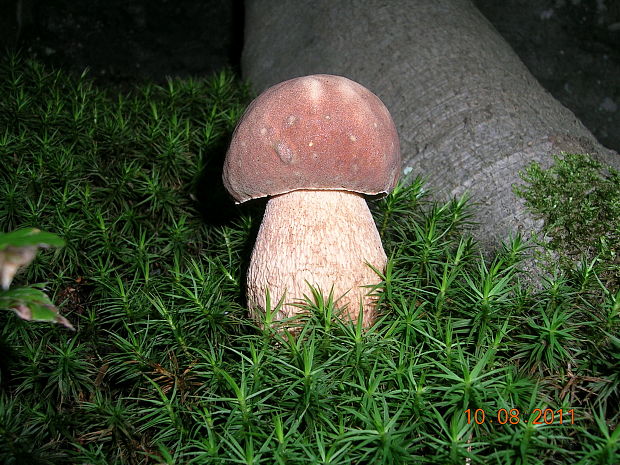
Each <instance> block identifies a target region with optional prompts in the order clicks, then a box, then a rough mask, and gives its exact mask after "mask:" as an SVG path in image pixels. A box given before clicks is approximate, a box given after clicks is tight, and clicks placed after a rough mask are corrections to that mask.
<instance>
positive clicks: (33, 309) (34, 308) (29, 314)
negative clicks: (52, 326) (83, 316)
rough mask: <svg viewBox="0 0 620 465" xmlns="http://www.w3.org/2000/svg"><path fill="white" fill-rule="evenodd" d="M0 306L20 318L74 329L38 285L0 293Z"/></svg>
mask: <svg viewBox="0 0 620 465" xmlns="http://www.w3.org/2000/svg"><path fill="white" fill-rule="evenodd" d="M0 308H8V309H10V310H13V311H14V312H15V314H16V315H17V316H18V317H20V318H21V319H22V320H27V321H48V322H53V323H58V324H60V325H62V326H64V327H66V328H69V329H71V330H73V331H75V328H74V327H73V325H72V324H71V323H70V322H69V320H67V319H66V318H65V317H64V316H62V315H60V314H59V313H58V309H57V308H56V307H55V306H54V304H53V303H52V302H51V301H50V299H49V297H48V296H47V295H46V294H45V293H44V292H43V290H42V289H39V288H38V287H35V286H31V287H21V288H17V289H12V290H10V291H6V292H2V293H0Z"/></svg>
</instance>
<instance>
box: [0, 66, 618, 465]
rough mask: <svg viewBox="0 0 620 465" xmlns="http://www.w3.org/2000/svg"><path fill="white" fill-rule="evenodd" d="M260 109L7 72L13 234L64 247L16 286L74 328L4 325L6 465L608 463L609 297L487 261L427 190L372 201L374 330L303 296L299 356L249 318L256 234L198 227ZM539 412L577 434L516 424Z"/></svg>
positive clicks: (5, 161)
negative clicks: (248, 118) (377, 240)
mask: <svg viewBox="0 0 620 465" xmlns="http://www.w3.org/2000/svg"><path fill="white" fill-rule="evenodd" d="M247 97H248V95H247V91H246V89H245V87H244V86H243V85H242V84H241V83H239V81H238V80H236V79H235V78H234V77H233V76H232V75H230V74H228V73H222V74H220V75H218V76H215V77H212V78H210V79H206V80H193V81H192V80H190V81H172V82H171V83H169V84H168V85H167V86H163V87H158V86H153V85H145V86H143V87H141V88H138V89H136V90H135V91H134V92H133V93H131V94H129V95H125V94H123V95H116V94H112V93H111V92H108V91H104V90H101V89H98V88H96V87H94V86H93V85H92V83H91V82H90V81H89V80H88V79H87V77H82V78H80V79H73V78H69V77H67V76H66V75H64V74H63V73H62V72H56V71H49V70H47V69H44V68H42V67H41V66H40V65H38V64H36V63H34V62H29V61H24V60H21V59H19V58H15V57H13V58H8V59H5V60H4V61H2V62H1V63H0V128H2V129H0V162H1V165H0V167H1V169H0V190H1V191H0V231H8V230H11V229H14V228H16V227H26V226H30V227H38V228H40V229H43V230H46V231H50V232H52V233H56V234H58V235H59V236H61V237H62V238H63V239H64V241H65V244H66V245H65V247H63V248H62V249H57V250H47V251H44V252H42V253H40V254H39V255H38V257H37V259H36V260H35V261H34V263H33V264H32V265H31V266H30V267H29V268H28V269H27V270H26V271H25V272H24V273H23V274H22V275H21V278H20V279H21V282H26V283H33V282H37V281H41V280H46V281H49V284H48V286H47V287H48V288H49V292H50V295H51V296H52V297H53V301H54V302H55V303H56V305H57V306H58V307H59V309H60V311H61V312H62V313H63V315H65V316H66V317H67V318H68V319H69V320H70V321H71V322H72V323H73V324H74V326H75V328H76V331H75V333H71V332H68V331H66V330H63V329H62V328H60V327H58V326H54V327H50V326H49V325H47V326H38V325H33V324H27V323H26V322H24V321H22V320H19V319H18V318H17V317H15V315H13V314H10V313H7V312H4V313H6V314H0V320H1V321H0V349H1V350H2V353H3V357H0V462H2V463H7V464H8V463H20V464H21V463H28V464H40V463H54V464H61V463H68V464H69V463H71V464H73V463H96V464H107V463H110V464H111V463H115V464H142V463H144V464H146V463H153V464H155V463H157V464H159V463H170V464H172V463H188V464H228V463H276V464H285V463H292V464H303V463H308V464H315V463H333V464H353V463H376V464H401V463H416V464H418V463H433V464H434V463H442V464H444V463H445V464H463V463H466V461H467V459H471V461H472V463H578V462H580V461H581V463H584V464H585V463H614V461H617V448H618V438H617V436H618V434H617V433H613V432H612V430H613V429H614V428H615V427H616V425H617V423H618V421H619V419H620V413H619V412H618V405H619V404H620V378H619V377H618V373H619V372H620V365H619V364H618V363H619V360H618V357H617V355H616V354H617V347H618V338H617V334H618V328H619V325H620V321H619V316H618V313H619V310H620V296H619V295H618V294H614V293H613V292H612V291H611V290H608V289H607V288H605V287H604V286H601V289H605V292H606V293H605V292H603V291H601V292H602V293H603V294H604V296H605V297H604V299H603V300H601V299H600V298H599V297H595V298H594V297H593V295H592V293H591V292H590V288H584V286H583V282H582V281H579V280H578V279H567V278H565V277H564V276H563V275H562V273H561V272H559V271H558V273H557V275H556V276H555V277H554V278H553V279H550V280H549V281H548V282H545V283H543V286H542V290H541V291H539V292H537V293H533V291H531V290H529V289H527V288H525V287H524V286H522V285H521V283H520V282H519V273H518V268H519V265H520V263H521V260H522V258H523V255H524V251H525V244H523V243H522V241H521V240H520V238H518V237H515V238H514V239H513V240H511V241H510V242H508V243H506V244H504V246H503V247H502V248H500V249H501V250H500V252H499V253H498V254H497V255H496V256H495V257H493V258H492V259H491V260H488V261H485V260H484V259H483V258H482V256H481V254H480V253H479V251H478V250H477V249H476V244H475V243H474V241H473V240H472V239H471V238H470V237H469V236H468V235H467V234H466V231H467V223H468V218H469V205H468V203H467V202H466V201H465V200H463V199H461V200H454V201H452V202H448V203H446V204H433V203H431V202H429V200H428V197H427V195H426V192H425V189H424V183H423V182H422V181H421V180H420V179H416V180H413V182H412V183H411V184H410V185H409V186H408V187H405V186H402V185H400V186H398V187H397V189H396V190H395V191H394V192H393V193H392V194H391V195H390V196H388V197H387V199H385V200H382V201H378V202H376V203H374V205H373V212H374V214H375V215H376V220H377V224H379V225H380V230H381V235H382V238H383V241H384V244H385V247H386V252H387V254H388V256H389V257H390V260H389V263H388V267H387V270H386V272H385V274H384V275H383V276H382V278H383V284H382V286H381V290H382V292H381V296H380V307H381V309H382V310H383V311H384V314H385V317H384V318H383V319H381V321H379V322H378V324H377V325H376V326H375V327H374V328H372V329H371V330H369V331H368V332H363V331H362V330H361V327H360V326H357V325H354V324H342V323H341V322H340V321H338V320H334V319H333V315H334V314H337V309H335V308H334V303H333V299H330V298H329V297H327V298H323V296H321V294H320V292H318V291H317V290H314V291H312V290H310V289H309V290H308V296H309V299H308V310H309V313H308V315H307V316H306V318H305V319H306V324H305V326H304V328H303V330H302V331H301V334H300V335H299V337H298V338H297V339H292V338H286V337H284V336H283V334H282V333H278V332H277V331H274V330H273V329H272V328H269V327H268V328H265V329H264V330H261V329H260V328H259V327H258V326H257V325H256V324H255V323H254V322H252V321H250V320H249V319H248V316H247V312H246V310H245V308H244V297H243V292H244V291H243V279H244V275H243V268H244V267H245V266H246V265H247V259H248V254H247V252H248V250H249V249H250V248H251V246H252V241H253V238H254V235H253V234H254V233H253V232H252V228H253V227H255V226H256V225H257V224H258V221H259V220H260V218H259V217H258V216H256V215H254V214H253V212H251V211H250V212H248V211H240V210H234V211H232V210H231V211H228V210H226V209H228V208H233V207H232V206H231V207H226V208H225V210H226V212H227V215H228V216H224V218H225V221H220V220H218V221H211V219H210V218H212V217H207V219H205V215H204V214H203V209H204V207H205V206H207V207H214V208H216V207H218V206H221V205H225V204H224V203H223V200H222V197H218V196H216V195H215V194H213V192H214V187H215V185H216V183H214V182H206V181H205V179H215V177H218V176H219V175H220V173H219V171H218V168H217V160H218V159H219V158H221V156H222V155H223V151H224V150H225V148H226V144H227V137H228V136H229V135H230V133H231V131H232V129H233V127H234V125H235V123H236V120H237V119H238V117H239V115H240V114H241V111H242V109H243V107H244V105H245V104H246V103H247V100H248V98H247ZM218 157H219V158H218ZM210 176H211V178H210ZM226 212H225V213H226ZM231 212H232V213H231ZM220 219H221V218H220ZM601 234H603V235H605V234H607V232H606V231H603V230H601ZM535 408H540V409H545V408H549V409H553V411H554V412H557V411H558V410H559V409H562V410H563V412H565V413H564V417H563V418H564V423H563V424H560V423H559V416H558V415H559V414H558V413H555V414H554V415H555V417H554V418H555V420H554V422H553V424H551V425H541V426H537V425H532V424H531V423H528V424H525V422H524V421H523V420H525V419H526V418H530V419H532V417H531V416H530V414H531V412H532V411H533V409H535ZM467 409H471V410H470V414H471V411H474V412H475V410H476V409H484V411H485V412H486V419H487V420H490V419H494V420H495V422H494V423H490V422H489V421H485V422H481V424H480V425H478V424H475V422H470V423H471V424H468V422H467V413H466V411H467ZM501 409H507V411H510V410H511V409H520V410H521V413H520V414H519V419H520V421H519V423H518V424H511V423H507V424H505V425H501V424H499V423H498V422H497V419H498V412H502V410H501ZM570 409H575V424H571V421H570V419H569V420H567V418H570V414H569V413H568V410H570ZM526 410H527V411H528V414H525V413H524V411H526ZM500 415H501V414H500ZM477 418H478V419H480V413H479V414H478V417H477ZM502 418H503V417H502ZM513 418H514V417H513ZM616 431H618V429H617V428H616Z"/></svg>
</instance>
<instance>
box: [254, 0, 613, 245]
mask: <svg viewBox="0 0 620 465" xmlns="http://www.w3.org/2000/svg"><path fill="white" fill-rule="evenodd" d="M246 4H247V5H246V29H245V46H244V51H243V57H242V69H243V73H244V77H245V78H246V79H248V80H249V81H250V82H251V83H252V85H253V86H254V89H255V90H256V91H262V90H264V89H265V88H266V87H268V86H270V85H273V84H275V83H277V82H280V81H283V80H286V79H290V78H293V77H297V76H302V75H307V74H315V73H327V74H338V75H343V76H346V77H348V78H350V79H353V80H355V81H357V82H359V83H360V84H362V85H363V86H365V87H367V88H368V89H370V90H371V91H372V92H374V93H376V94H377V95H378V96H379V97H380V98H381V99H382V100H383V102H384V103H385V104H386V106H387V107H388V109H389V110H390V112H391V114H392V116H393V118H394V121H395V123H396V126H397V128H398V131H399V135H400V140H401V148H402V154H403V166H402V168H403V171H404V172H405V173H407V172H409V171H410V169H411V170H412V174H420V175H422V176H423V177H425V178H426V179H427V180H428V185H429V187H430V188H431V189H432V190H435V191H436V192H437V193H438V194H439V195H440V196H441V197H444V198H445V197H452V196H460V195H461V194H463V193H464V192H469V193H470V195H471V196H472V200H473V201H474V202H475V204H476V207H475V208H474V211H475V215H476V216H475V219H476V220H477V221H478V222H479V225H478V227H477V228H476V230H475V236H476V237H477V238H478V240H479V241H480V243H481V245H482V246H483V247H484V248H489V247H491V248H492V247H493V246H494V245H497V244H498V241H499V240H504V239H506V238H507V237H508V236H509V234H511V233H512V234H514V232H516V231H521V232H522V233H524V235H525V237H526V238H527V237H529V235H530V232H531V231H536V230H538V229H539V228H540V226H541V223H540V222H539V221H536V220H535V219H534V218H533V217H532V216H531V215H530V214H529V213H528V212H527V211H526V210H525V208H524V206H523V202H522V201H520V200H519V199H517V198H516V197H515V196H514V194H513V193H512V185H513V184H514V183H518V182H519V177H518V172H519V170H522V169H523V168H524V167H525V166H526V165H527V164H528V163H529V162H531V161H537V162H539V163H541V164H542V165H543V166H549V164H550V162H551V161H552V159H551V155H552V154H557V153H560V152H569V153H590V154H592V155H593V156H594V157H595V158H596V159H598V160H600V161H602V162H604V163H606V164H609V165H612V166H614V167H616V168H620V158H619V157H618V154H617V153H616V152H613V151H611V150H608V149H606V148H605V147H603V146H602V145H601V144H599V143H598V142H597V141H596V139H595V138H594V137H593V136H592V134H591V133H590V132H589V131H588V130H587V129H586V128H585V127H584V126H583V125H582V124H581V123H580V122H579V121H578V119H577V118H576V117H575V115H574V114H573V113H571V112H570V111H569V110H568V109H566V108H565V107H563V106H562V105H561V104H560V103H559V102H557V101H556V100H555V99H554V98H553V97H552V96H551V95H550V94H549V93H548V92H547V91H545V90H544V89H543V88H542V87H541V85H540V84H539V83H538V82H537V81H536V80H535V79H534V77H533V76H532V75H531V74H530V73H529V71H528V70H527V68H526V67H525V66H524V65H523V64H522V63H521V61H520V60H519V58H518V57H517V55H516V54H515V53H514V52H513V51H512V49H511V48H510V47H509V46H508V44H507V43H506V42H505V41H504V40H503V39H502V38H501V37H500V35H499V34H498V33H497V32H496V31H495V29H494V28H493V26H492V25H491V24H490V23H489V22H488V21H487V20H486V19H485V18H484V17H483V16H482V14H480V12H479V11H478V10H477V9H476V8H475V7H474V6H473V5H472V3H471V2H470V1H469V0H415V1H412V0H390V1H380V0H359V1H356V0H339V1H337V2H334V1H331V0H319V1H303V0H248V1H247V2H246Z"/></svg>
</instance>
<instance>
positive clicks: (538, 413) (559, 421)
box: [465, 408, 575, 425]
mask: <svg viewBox="0 0 620 465" xmlns="http://www.w3.org/2000/svg"><path fill="white" fill-rule="evenodd" d="M465 415H466V416H467V424H468V425H471V424H472V423H476V424H477V425H482V424H484V423H496V424H500V425H505V424H511V425H516V424H519V423H522V422H523V423H531V424H533V425H553V424H555V425H564V424H566V425H568V424H571V425H574V424H575V409H572V408H571V409H568V410H564V409H558V410H553V409H550V408H545V409H540V408H535V409H533V410H532V411H531V412H526V411H524V410H519V409H518V408H511V409H505V408H500V409H498V410H496V411H486V410H484V409H481V408H478V409H475V410H472V409H470V408H468V409H467V410H465Z"/></svg>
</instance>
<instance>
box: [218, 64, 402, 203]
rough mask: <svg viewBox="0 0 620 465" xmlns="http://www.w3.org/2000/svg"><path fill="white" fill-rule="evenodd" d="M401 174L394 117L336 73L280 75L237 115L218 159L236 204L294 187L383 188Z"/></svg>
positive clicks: (369, 190)
mask: <svg viewBox="0 0 620 465" xmlns="http://www.w3.org/2000/svg"><path fill="white" fill-rule="evenodd" d="M399 174H400V146H399V142H398V134H397V132H396V127H395V126H394V122H393V121H392V118H391V116H390V113H389V112H388V110H387V108H386V107H385V105H383V103H382V102H381V100H379V98H378V97H377V96H376V95H374V94H373V93H372V92H370V91H369V90H368V89H366V88H365V87H363V86H361V85H360V84H358V83H356V82H354V81H351V80H350V79H347V78H344V77H342V76H332V75H328V74H317V75H313V76H304V77H300V78H295V79H291V80H289V81H284V82H281V83H280V84H276V85H275V86H273V87H270V88H269V89H267V90H266V91H265V92H263V93H262V94H261V95H260V96H259V97H257V98H256V99H255V100H254V101H253V102H252V103H251V104H250V106H249V107H248V109H247V110H246V112H245V114H244V115H243V117H242V118H241V120H240V121H239V124H238V125H237V128H236V129H235V132H234V134H233V138H232V141H231V144H230V147H229V149H228V153H227V154H226V160H225V162H224V173H223V179H224V185H225V186H226V188H227V189H228V191H229V192H230V194H231V195H232V196H233V197H234V198H235V199H236V200H237V202H238V203H241V202H245V201H247V200H251V199H255V198H259V197H265V196H272V195H278V194H284V193H287V192H291V191H294V190H299V189H311V190H312V189H316V190H346V191H352V192H357V193H360V194H368V195H375V194H386V193H388V192H389V191H390V190H392V188H393V187H394V185H395V184H396V181H397V179H398V176H399Z"/></svg>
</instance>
